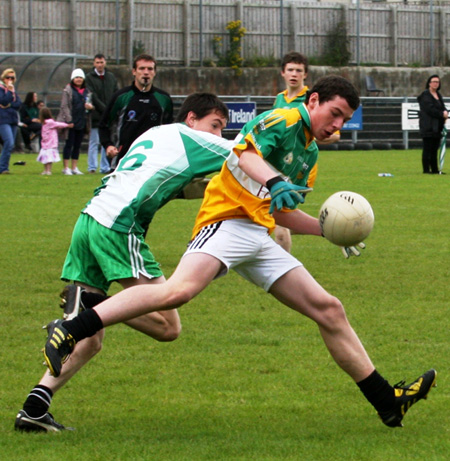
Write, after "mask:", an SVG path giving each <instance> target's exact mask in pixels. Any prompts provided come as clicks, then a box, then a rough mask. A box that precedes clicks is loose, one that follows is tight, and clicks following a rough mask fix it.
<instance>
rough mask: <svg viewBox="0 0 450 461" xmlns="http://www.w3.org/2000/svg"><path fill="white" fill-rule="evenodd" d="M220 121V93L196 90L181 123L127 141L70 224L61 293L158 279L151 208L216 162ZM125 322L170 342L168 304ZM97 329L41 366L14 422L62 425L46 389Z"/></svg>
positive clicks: (92, 297) (225, 147) (175, 322)
mask: <svg viewBox="0 0 450 461" xmlns="http://www.w3.org/2000/svg"><path fill="white" fill-rule="evenodd" d="M227 120H228V108H227V107H226V105H225V104H224V103H223V102H222V101H220V99H218V98H217V97H216V96H215V95H212V94H210V93H196V94H193V95H191V96H189V97H188V98H187V99H186V100H185V102H184V103H183V105H182V107H181V108H180V111H179V114H178V118H177V121H183V123H174V124H171V125H163V126H158V127H155V128H152V129H150V130H148V131H147V132H145V133H144V134H142V135H141V136H140V137H139V138H137V139H136V140H135V142H134V143H133V144H132V146H131V147H130V149H129V151H128V153H127V154H126V155H125V156H124V157H123V158H122V159H121V161H120V162H119V164H118V167H117V169H116V170H115V171H114V172H113V173H112V174H110V175H108V176H106V177H105V178H104V179H103V184H102V185H101V186H100V187H99V188H98V189H96V191H95V195H94V197H93V198H92V199H91V200H90V202H89V203H88V204H87V206H86V207H85V208H84V210H83V211H82V212H81V215H80V217H79V219H78V221H77V223H76V225H75V228H74V231H73V235H72V241H71V245H70V248H69V251H68V254H67V257H66V261H65V263H64V268H63V272H62V276H61V278H62V279H63V280H70V281H73V282H74V283H75V284H76V286H75V285H70V286H68V287H66V288H65V291H64V292H63V293H62V296H63V297H65V298H68V297H72V301H71V302H72V303H73V302H74V298H75V297H76V298H77V302H78V298H79V297H80V296H81V300H82V302H83V304H84V305H85V307H93V306H94V305H95V304H97V303H98V302H101V301H102V300H104V299H105V298H106V293H107V291H108V289H109V286H110V284H111V283H112V282H113V281H117V282H119V283H120V284H121V285H122V287H123V288H128V287H130V286H133V285H142V284H148V283H163V282H164V281H165V278H164V276H163V273H162V272H161V269H160V267H159V264H158V263H157V262H156V261H155V259H154V257H153V255H152V253H151V252H150V249H149V247H148V245H147V243H146V242H145V240H144V234H145V231H146V229H147V228H148V225H149V223H150V222H151V220H152V218H153V217H154V215H155V213H156V212H157V211H158V209H159V208H161V207H162V206H163V205H164V204H166V203H167V202H168V201H169V200H171V199H172V198H174V197H175V196H177V195H178V194H179V193H180V192H181V191H182V190H183V188H184V187H185V186H186V185H187V184H189V183H190V182H191V181H192V180H193V179H194V178H198V177H203V176H205V175H208V174H210V173H212V172H215V171H219V170H220V169H221V167H222V164H223V163H224V161H225V159H226V158H227V156H228V155H229V153H230V151H231V148H232V146H233V144H234V143H233V141H229V140H226V139H223V138H222V137H220V136H221V132H222V129H223V128H225V126H226V123H227ZM80 287H83V288H84V289H85V290H86V291H83V292H82V291H81V289H80ZM69 318H70V316H69ZM125 323H126V324H127V325H128V326H131V327H132V328H134V329H136V330H138V331H141V332H142V333H145V334H147V335H149V336H151V337H152V338H154V339H156V340H158V341H173V340H175V339H176V338H177V337H178V336H179V334H180V332H181V323H180V319H179V316H178V312H177V310H176V309H172V310H167V311H161V312H154V313H151V314H148V315H144V316H141V317H139V318H138V319H132V320H130V321H127V322H125ZM103 336H104V330H102V331H100V332H99V333H98V334H97V335H96V336H94V337H92V338H88V339H87V340H86V341H82V342H81V343H80V344H78V345H77V347H76V350H75V351H74V353H73V354H72V355H71V357H70V359H69V360H68V361H67V362H66V363H65V364H64V366H63V369H62V372H61V374H60V376H59V377H58V378H54V377H53V376H51V375H50V373H48V372H46V373H45V375H44V376H43V378H42V379H41V381H40V382H39V384H38V385H37V386H35V387H34V388H33V389H32V391H31V392H30V394H29V395H28V397H27V399H26V401H25V403H24V406H23V409H22V410H21V411H20V412H19V414H18V415H17V418H16V424H15V427H16V429H19V430H26V431H54V430H61V429H64V426H62V425H60V424H59V423H57V422H56V421H54V419H53V417H52V416H51V415H50V413H48V409H49V406H50V403H51V400H52V397H53V394H54V392H56V391H57V390H58V389H60V388H61V387H62V386H63V385H64V384H65V383H66V382H67V381H68V380H69V379H70V378H71V377H72V376H73V375H74V374H75V373H76V372H77V371H78V370H79V369H80V368H81V367H82V366H83V365H85V364H86V363H87V362H88V361H89V360H90V359H91V358H92V357H93V356H94V355H95V354H96V353H98V352H99V351H100V349H101V343H102V340H103Z"/></svg>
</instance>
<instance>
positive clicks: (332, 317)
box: [318, 296, 347, 330]
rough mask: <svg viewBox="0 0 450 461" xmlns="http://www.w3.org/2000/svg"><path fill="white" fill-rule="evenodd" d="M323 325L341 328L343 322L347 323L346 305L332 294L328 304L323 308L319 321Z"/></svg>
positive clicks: (328, 327)
mask: <svg viewBox="0 0 450 461" xmlns="http://www.w3.org/2000/svg"><path fill="white" fill-rule="evenodd" d="M318 323H319V324H320V325H321V326H322V327H325V328H327V329H328V330H334V329H340V328H341V326H342V324H343V323H345V324H346V323H347V316H346V314H345V310H344V306H343V305H342V303H341V302H340V301H339V299H337V298H335V297H334V296H330V298H329V299H328V300H327V303H326V306H324V307H323V309H321V315H320V319H319V322H318Z"/></svg>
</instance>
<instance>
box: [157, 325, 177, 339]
mask: <svg viewBox="0 0 450 461" xmlns="http://www.w3.org/2000/svg"><path fill="white" fill-rule="evenodd" d="M180 334H181V325H179V326H178V325H170V326H169V327H168V328H167V329H166V331H165V332H164V334H163V335H162V336H161V337H159V338H157V340H158V341H160V342H164V343H167V342H171V341H175V340H176V339H178V337H179V336H180Z"/></svg>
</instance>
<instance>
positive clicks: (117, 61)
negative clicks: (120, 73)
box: [116, 0, 120, 65]
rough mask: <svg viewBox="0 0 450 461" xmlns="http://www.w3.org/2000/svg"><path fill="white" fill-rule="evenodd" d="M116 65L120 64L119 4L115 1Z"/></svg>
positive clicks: (117, 0)
mask: <svg viewBox="0 0 450 461" xmlns="http://www.w3.org/2000/svg"><path fill="white" fill-rule="evenodd" d="M116 64H117V65H118V64H120V4H119V0H116Z"/></svg>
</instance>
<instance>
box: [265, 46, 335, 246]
mask: <svg viewBox="0 0 450 461" xmlns="http://www.w3.org/2000/svg"><path fill="white" fill-rule="evenodd" d="M281 76H282V77H283V80H284V82H285V84H286V89H285V90H284V91H282V92H281V93H278V95H277V97H276V98H275V102H274V104H273V107H275V108H280V109H292V108H293V107H298V106H300V105H301V104H303V103H304V102H305V101H306V96H307V92H308V87H307V86H306V85H305V80H306V78H307V77H308V59H307V58H306V56H304V55H303V54H301V53H297V52H296V51H291V52H289V53H288V54H286V55H285V56H283V59H282V61H281ZM340 138H341V135H340V132H339V131H337V132H336V133H333V134H332V135H331V136H330V137H329V138H327V139H325V140H323V141H317V142H314V143H312V144H311V146H310V147H309V149H310V150H311V151H315V150H318V148H317V144H332V143H334V142H338V141H339V139H340ZM316 177H317V163H316V164H315V165H314V167H313V168H312V170H311V171H310V172H309V176H308V187H314V183H315V181H316ZM274 238H275V241H276V242H277V243H278V244H279V245H281V246H282V248H284V249H285V250H286V251H288V252H289V253H290V252H291V248H292V237H291V232H290V230H289V229H286V228H284V227H281V226H277V227H276V228H275V231H274Z"/></svg>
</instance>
